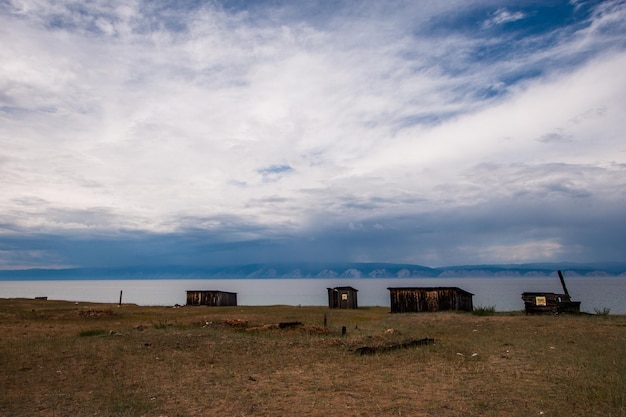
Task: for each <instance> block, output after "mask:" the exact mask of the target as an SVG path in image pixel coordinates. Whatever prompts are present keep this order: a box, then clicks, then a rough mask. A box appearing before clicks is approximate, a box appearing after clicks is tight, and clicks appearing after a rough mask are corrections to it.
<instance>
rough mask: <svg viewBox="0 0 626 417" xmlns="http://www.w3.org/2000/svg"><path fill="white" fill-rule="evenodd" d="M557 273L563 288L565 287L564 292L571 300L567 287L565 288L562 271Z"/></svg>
mask: <svg viewBox="0 0 626 417" xmlns="http://www.w3.org/2000/svg"><path fill="white" fill-rule="evenodd" d="M556 272H557V273H558V274H559V279H560V280H561V286H562V287H563V291H565V295H567V297H568V298H569V291H567V287H566V286H565V279H564V278H563V273H562V272H561V270H560V269H559V270H558V271H556ZM568 301H569V300H568Z"/></svg>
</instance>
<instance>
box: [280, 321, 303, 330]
mask: <svg viewBox="0 0 626 417" xmlns="http://www.w3.org/2000/svg"><path fill="white" fill-rule="evenodd" d="M297 326H302V323H301V322H299V321H284V322H281V323H278V328H279V329H287V328H290V327H297Z"/></svg>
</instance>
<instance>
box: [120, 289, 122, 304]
mask: <svg viewBox="0 0 626 417" xmlns="http://www.w3.org/2000/svg"><path fill="white" fill-rule="evenodd" d="M120 305H122V291H121V290H120Z"/></svg>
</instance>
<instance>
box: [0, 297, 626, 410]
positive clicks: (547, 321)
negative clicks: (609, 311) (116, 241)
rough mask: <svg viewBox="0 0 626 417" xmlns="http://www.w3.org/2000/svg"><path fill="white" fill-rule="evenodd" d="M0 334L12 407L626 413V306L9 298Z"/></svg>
mask: <svg viewBox="0 0 626 417" xmlns="http://www.w3.org/2000/svg"><path fill="white" fill-rule="evenodd" d="M325 321H326V323H325ZM285 322H300V323H301V325H298V326H294V327H288V328H282V329H281V328H280V327H279V323H285ZM342 327H345V330H346V334H345V335H342ZM0 331H1V338H0V416H3V417H11V416H181V417H182V416H327V415H341V416H603V417H607V416H626V394H625V393H626V317H625V316H610V315H609V316H607V315H596V316H588V315H581V316H525V315H523V314H522V313H516V314H511V313H496V314H495V315H486V316H479V315H473V314H471V313H448V312H445V313H444V312H441V313H419V314H389V309H388V308H381V307H372V308H359V309H358V310H330V309H328V308H326V307H294V306H271V307H249V306H245V307H182V308H171V307H139V306H135V305H122V306H118V305H114V304H90V303H69V302H60V301H43V300H24V299H0ZM423 338H432V339H434V343H432V344H429V345H424V346H414V347H407V348H401V349H392V348H393V347H398V346H399V345H402V344H403V343H406V342H409V341H413V340H419V339H423ZM361 347H371V348H372V350H374V353H373V354H369V355H360V354H358V353H356V352H357V349H359V348H361Z"/></svg>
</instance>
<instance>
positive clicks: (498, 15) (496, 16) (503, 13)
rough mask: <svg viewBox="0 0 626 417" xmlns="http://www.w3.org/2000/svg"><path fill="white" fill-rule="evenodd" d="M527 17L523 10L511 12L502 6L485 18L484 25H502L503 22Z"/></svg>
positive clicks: (486, 26)
mask: <svg viewBox="0 0 626 417" xmlns="http://www.w3.org/2000/svg"><path fill="white" fill-rule="evenodd" d="M525 17H526V14H525V13H524V12H521V11H517V12H510V11H509V10H507V9H503V8H501V9H498V10H496V11H495V12H493V14H492V15H491V17H490V18H489V19H487V20H485V22H483V27H484V28H489V27H491V26H495V25H502V24H505V23H509V22H515V21H517V20H522V19H524V18H525Z"/></svg>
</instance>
